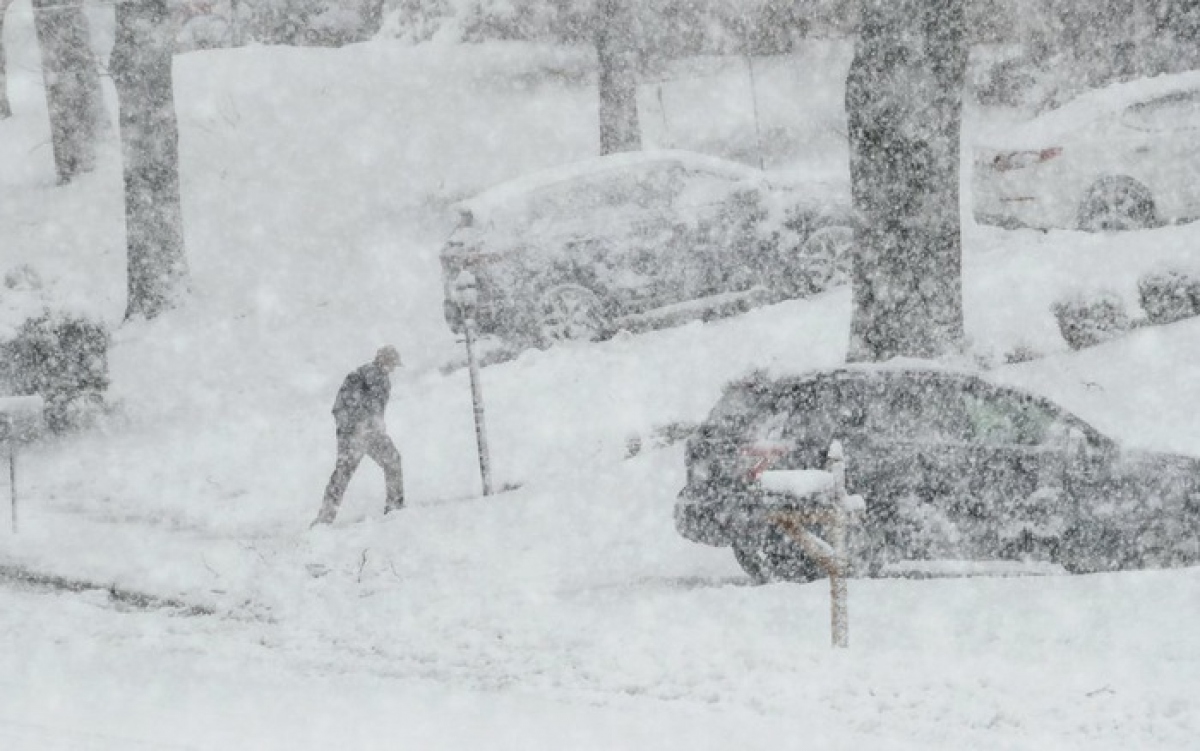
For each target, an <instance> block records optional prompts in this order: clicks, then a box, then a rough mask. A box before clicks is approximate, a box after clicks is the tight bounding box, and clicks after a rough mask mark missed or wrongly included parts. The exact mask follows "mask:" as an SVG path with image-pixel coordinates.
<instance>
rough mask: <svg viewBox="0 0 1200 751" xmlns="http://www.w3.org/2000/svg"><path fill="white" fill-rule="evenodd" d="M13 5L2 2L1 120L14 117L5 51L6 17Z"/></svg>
mask: <svg viewBox="0 0 1200 751" xmlns="http://www.w3.org/2000/svg"><path fill="white" fill-rule="evenodd" d="M11 4H12V0H0V120H3V119H4V118H6V117H12V107H10V106H9V104H8V73H7V68H6V66H5V56H6V53H5V50H4V16H6V15H8V6H9V5H11Z"/></svg>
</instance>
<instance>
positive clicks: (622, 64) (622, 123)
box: [596, 0, 642, 155]
mask: <svg viewBox="0 0 1200 751" xmlns="http://www.w3.org/2000/svg"><path fill="white" fill-rule="evenodd" d="M629 2H630V0H600V2H599V3H598V4H597V6H596V7H597V19H596V58H597V60H598V62H599V67H600V153H601V154H602V155H603V154H613V153H616V152H619V151H639V150H640V149H641V148H642V130H641V127H640V125H639V124H638V109H637V45H636V44H635V42H634V29H633V26H634V25H633V8H632V7H631V6H630V4H629Z"/></svg>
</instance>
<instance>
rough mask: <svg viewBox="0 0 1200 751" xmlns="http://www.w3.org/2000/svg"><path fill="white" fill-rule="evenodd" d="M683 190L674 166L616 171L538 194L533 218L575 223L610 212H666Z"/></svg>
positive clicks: (680, 177) (677, 169)
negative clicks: (597, 214)
mask: <svg viewBox="0 0 1200 751" xmlns="http://www.w3.org/2000/svg"><path fill="white" fill-rule="evenodd" d="M682 187H683V174H682V170H680V169H679V168H678V167H675V166H674V165H665V166H664V165H652V166H649V167H644V168H641V169H631V170H613V171H611V172H608V173H602V174H598V175H590V176H588V177H586V178H581V179H578V180H573V181H571V182H569V183H567V184H562V185H554V186H550V187H547V188H543V189H542V190H540V191H538V192H537V193H536V194H534V196H533V197H532V198H531V200H530V219H531V220H532V221H534V222H537V221H542V220H546V219H551V220H555V221H573V220H576V219H579V218H581V217H585V216H587V215H589V214H595V213H597V212H607V211H621V210H631V211H636V210H639V209H642V210H665V209H667V208H669V206H670V204H671V200H672V199H673V198H674V196H675V195H676V194H677V193H678V192H679V191H680V190H681V189H682Z"/></svg>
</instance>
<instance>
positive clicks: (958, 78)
mask: <svg viewBox="0 0 1200 751" xmlns="http://www.w3.org/2000/svg"><path fill="white" fill-rule="evenodd" d="M966 62H967V46H966V41H965V29H964V24H963V0H862V7H861V20H860V34H859V37H858V40H857V42H856V43H855V49H854V59H853V62H852V63H851V66H850V71H849V74H848V77H847V81H846V112H847V116H848V121H849V134H850V176H851V185H852V192H853V199H854V205H855V208H856V210H857V211H858V213H859V216H860V218H861V220H862V225H861V227H860V228H859V231H858V233H857V235H858V238H857V239H858V241H857V251H856V253H855V257H854V268H853V290H854V292H853V294H854V310H853V318H852V321H851V331H850V349H849V359H850V360H859V361H861V360H886V359H890V358H892V357H897V356H907V357H938V356H942V355H947V354H952V353H955V352H957V351H960V350H961V348H962V346H963V338H964V337H963V313H962V233H961V224H960V216H959V202H958V201H959V196H958V181H959V165H960V144H959V140H960V139H959V136H960V128H961V122H962V89H963V81H964V77H965V74H966Z"/></svg>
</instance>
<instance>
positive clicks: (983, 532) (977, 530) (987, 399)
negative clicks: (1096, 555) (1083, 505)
mask: <svg viewBox="0 0 1200 751" xmlns="http://www.w3.org/2000/svg"><path fill="white" fill-rule="evenodd" d="M960 398H961V399H962V402H963V406H964V408H965V412H966V415H967V419H968V423H969V433H968V441H967V443H966V444H964V446H963V448H962V451H963V453H964V458H963V462H962V463H963V464H964V465H965V466H966V467H968V468H969V472H968V474H967V476H966V477H965V482H964V483H962V485H963V487H962V489H961V492H963V501H962V503H961V504H960V505H961V507H962V512H963V513H965V514H966V517H967V521H966V522H965V523H964V527H965V528H968V529H971V530H972V536H973V537H974V539H975V547H976V550H977V551H978V553H979V554H980V555H981V556H982V557H986V558H993V557H995V558H1021V559H1027V558H1032V559H1040V560H1049V559H1055V560H1057V558H1058V553H1059V552H1060V551H1059V546H1060V544H1061V541H1062V537H1063V534H1064V533H1065V532H1066V530H1067V529H1068V528H1069V527H1070V526H1071V525H1072V524H1073V522H1074V519H1075V515H1076V509H1075V506H1074V503H1073V501H1072V497H1071V496H1070V495H1069V494H1068V493H1067V491H1066V472H1067V469H1068V458H1067V448H1068V443H1067V434H1068V429H1069V427H1068V426H1069V422H1068V418H1067V416H1066V415H1064V413H1062V411H1061V410H1059V409H1058V408H1056V407H1054V406H1053V405H1051V404H1049V403H1048V402H1045V401H1043V400H1040V399H1037V398H1035V397H1032V396H1030V395H1027V394H1024V393H1021V392H1018V391H1012V390H1008V389H1002V388H996V387H992V386H990V385H986V384H983V383H982V382H978V381H976V382H974V383H973V384H972V385H971V386H970V387H969V388H966V389H964V390H963V391H962V392H961V394H960Z"/></svg>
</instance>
